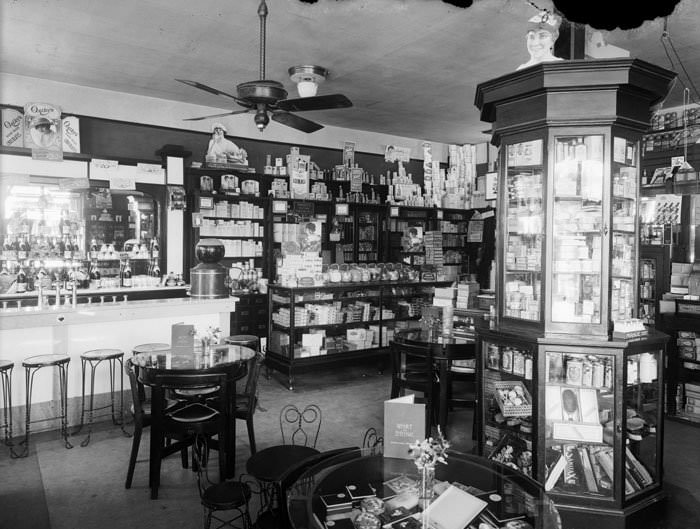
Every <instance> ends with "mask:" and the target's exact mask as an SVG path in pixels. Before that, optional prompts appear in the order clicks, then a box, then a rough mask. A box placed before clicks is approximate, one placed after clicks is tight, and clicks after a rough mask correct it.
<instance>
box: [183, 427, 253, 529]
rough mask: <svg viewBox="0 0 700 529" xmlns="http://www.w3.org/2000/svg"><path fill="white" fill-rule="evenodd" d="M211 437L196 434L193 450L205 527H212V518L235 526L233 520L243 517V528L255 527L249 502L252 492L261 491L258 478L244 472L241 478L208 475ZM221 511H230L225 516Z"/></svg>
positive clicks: (221, 525) (223, 523) (223, 524)
mask: <svg viewBox="0 0 700 529" xmlns="http://www.w3.org/2000/svg"><path fill="white" fill-rule="evenodd" d="M208 442H209V440H208V439H207V438H206V437H202V436H196V437H195V443H194V447H193V450H192V453H193V456H194V458H195V467H196V469H197V489H198V490H199V498H200V501H201V503H202V508H203V509H204V529H210V527H211V523H212V521H215V522H217V523H218V524H219V525H218V528H221V527H225V526H226V527H235V526H234V525H233V522H235V521H237V520H241V522H242V524H243V528H244V529H248V528H250V527H252V525H253V524H252V521H251V518H250V508H249V502H250V498H251V496H252V494H253V493H259V492H260V491H259V489H258V484H257V481H255V479H254V478H253V477H252V476H249V475H247V474H241V476H240V477H239V479H237V480H233V479H227V480H225V481H219V482H215V481H212V480H211V478H210V477H209V470H208V468H207V465H206V460H205V459H204V458H203V456H204V455H205V454H206V453H207V452H208V450H209V447H208V446H207V445H208ZM221 511H229V515H228V516H227V517H226V518H224V517H223V516H224V515H223V514H221Z"/></svg>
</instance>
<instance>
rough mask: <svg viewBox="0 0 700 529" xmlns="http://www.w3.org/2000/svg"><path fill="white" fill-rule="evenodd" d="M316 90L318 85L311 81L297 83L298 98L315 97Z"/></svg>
mask: <svg viewBox="0 0 700 529" xmlns="http://www.w3.org/2000/svg"><path fill="white" fill-rule="evenodd" d="M317 90H318V85H317V84H316V83H315V82H313V81H307V80H303V81H299V82H298V83H297V92H298V93H299V97H313V96H315V95H316V91H317Z"/></svg>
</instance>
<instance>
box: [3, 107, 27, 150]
mask: <svg viewBox="0 0 700 529" xmlns="http://www.w3.org/2000/svg"><path fill="white" fill-rule="evenodd" d="M1 112H2V144H3V145H5V146H7V147H22V146H23V143H24V120H23V117H24V116H23V115H22V113H21V112H20V111H19V110H15V109H14V108H3V109H2V111H1Z"/></svg>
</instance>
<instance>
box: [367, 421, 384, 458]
mask: <svg viewBox="0 0 700 529" xmlns="http://www.w3.org/2000/svg"><path fill="white" fill-rule="evenodd" d="M383 447H384V437H382V436H381V435H379V432H378V431H377V429H376V428H374V427H372V428H367V430H366V431H365V435H364V436H363V438H362V448H368V449H370V450H372V452H375V451H376V450H378V449H379V450H381V448H383Z"/></svg>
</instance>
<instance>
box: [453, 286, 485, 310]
mask: <svg viewBox="0 0 700 529" xmlns="http://www.w3.org/2000/svg"><path fill="white" fill-rule="evenodd" d="M478 295H479V283H477V282H476V281H467V282H465V283H459V284H458V285H457V300H456V305H455V308H457V309H470V308H473V307H475V306H476V296H478Z"/></svg>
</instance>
